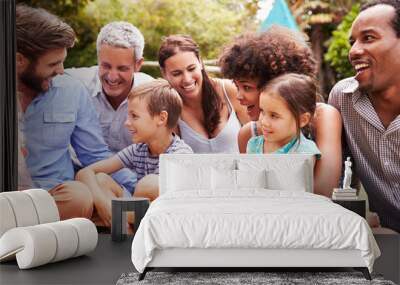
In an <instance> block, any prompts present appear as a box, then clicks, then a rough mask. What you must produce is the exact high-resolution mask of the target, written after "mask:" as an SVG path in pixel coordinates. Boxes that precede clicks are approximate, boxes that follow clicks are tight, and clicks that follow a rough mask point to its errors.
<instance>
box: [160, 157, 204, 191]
mask: <svg viewBox="0 0 400 285" xmlns="http://www.w3.org/2000/svg"><path fill="white" fill-rule="evenodd" d="M168 168H169V169H168V172H169V175H168V177H167V189H168V190H167V191H186V190H193V189H210V187H211V181H210V180H211V179H210V178H211V177H210V176H211V167H204V166H202V167H196V166H193V165H184V164H177V163H170V164H169V165H168Z"/></svg>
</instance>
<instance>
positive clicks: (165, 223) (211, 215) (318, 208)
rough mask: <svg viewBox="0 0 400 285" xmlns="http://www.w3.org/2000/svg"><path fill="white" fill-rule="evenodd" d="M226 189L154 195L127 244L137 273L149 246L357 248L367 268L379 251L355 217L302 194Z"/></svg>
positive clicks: (148, 258)
mask: <svg viewBox="0 0 400 285" xmlns="http://www.w3.org/2000/svg"><path fill="white" fill-rule="evenodd" d="M228 192H229V191H228V190H227V191H226V193H225V194H224V192H223V191H221V193H220V197H215V193H214V194H213V195H214V196H207V195H206V194H203V195H201V196H199V194H198V191H196V190H194V191H186V192H172V193H165V194H164V195H162V196H160V197H159V198H158V199H156V200H155V201H154V202H153V203H152V204H151V206H150V208H149V210H148V212H147V214H146V215H145V217H144V219H143V220H142V222H141V224H140V226H139V228H138V230H137V232H136V235H135V237H134V240H133V243H132V262H133V264H134V266H135V268H136V269H137V270H138V271H139V272H143V270H144V268H145V267H146V265H147V264H148V263H149V262H150V261H151V260H152V258H153V251H154V250H155V249H165V248H274V249H282V248H290V249H298V248H301V249H357V250H360V252H361V256H362V258H363V259H364V260H365V265H366V267H368V269H369V271H370V272H372V267H373V263H374V260H375V259H376V258H377V257H378V256H379V255H380V251H379V248H378V246H377V244H376V242H375V239H374V237H373V235H372V233H371V230H370V228H369V226H368V224H367V222H366V221H365V220H364V219H363V218H361V217H360V216H359V215H357V214H355V213H353V212H351V211H349V210H346V209H344V208H342V207H341V206H339V205H337V204H335V203H333V202H332V201H330V200H329V199H327V198H325V197H322V196H319V195H314V194H311V193H307V192H299V191H270V190H266V189H247V190H243V191H235V192H230V193H228ZM338 266H339V267H340V265H338Z"/></svg>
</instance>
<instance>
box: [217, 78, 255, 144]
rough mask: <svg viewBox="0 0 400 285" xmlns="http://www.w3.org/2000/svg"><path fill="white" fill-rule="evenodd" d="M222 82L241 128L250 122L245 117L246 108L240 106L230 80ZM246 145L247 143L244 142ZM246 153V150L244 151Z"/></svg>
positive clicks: (235, 88)
mask: <svg viewBox="0 0 400 285" xmlns="http://www.w3.org/2000/svg"><path fill="white" fill-rule="evenodd" d="M223 80H224V86H225V90H226V93H227V94H228V97H229V100H230V101H231V103H232V106H233V109H234V110H235V113H236V116H237V117H238V119H239V121H240V124H241V125H242V126H243V125H245V124H246V123H248V122H250V118H249V116H248V115H247V111H246V107H244V106H242V105H241V104H240V102H239V100H238V99H237V93H238V90H237V87H236V86H235V84H233V82H232V81H231V80H226V79H223ZM246 143H247V142H246ZM245 152H246V150H245Z"/></svg>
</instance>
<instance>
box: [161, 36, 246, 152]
mask: <svg viewBox="0 0 400 285" xmlns="http://www.w3.org/2000/svg"><path fill="white" fill-rule="evenodd" d="M158 62H159V64H160V68H161V72H162V75H163V77H164V78H165V79H166V80H168V82H169V83H170V84H171V86H172V87H174V88H175V89H176V90H177V91H178V93H179V95H180V96H181V98H182V101H183V109H182V115H181V118H180V119H179V122H178V129H177V130H176V131H177V133H178V135H180V136H181V138H182V139H183V140H184V141H185V142H186V143H187V144H188V145H190V147H191V148H192V149H193V151H194V152H195V153H238V152H239V148H238V144H237V136H238V132H239V130H240V128H241V125H242V124H244V123H246V122H247V121H248V120H249V118H248V116H247V114H246V113H245V109H244V108H243V107H242V106H241V105H240V104H239V102H238V100H237V96H236V95H237V88H236V87H235V86H234V84H233V83H232V81H230V80H222V79H216V78H210V77H209V76H208V74H207V72H206V71H205V69H204V65H203V62H202V60H201V58H200V51H199V46H198V45H197V44H196V42H195V41H194V40H193V39H192V38H191V37H190V36H187V35H170V36H168V37H166V38H165V39H164V40H163V42H162V44H161V47H160V49H159V53H158Z"/></svg>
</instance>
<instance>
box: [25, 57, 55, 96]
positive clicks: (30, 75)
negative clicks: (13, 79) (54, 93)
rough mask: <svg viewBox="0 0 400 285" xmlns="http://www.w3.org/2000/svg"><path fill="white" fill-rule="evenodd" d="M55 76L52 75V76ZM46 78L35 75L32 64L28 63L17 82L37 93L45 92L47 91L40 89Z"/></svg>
mask: <svg viewBox="0 0 400 285" xmlns="http://www.w3.org/2000/svg"><path fill="white" fill-rule="evenodd" d="M55 75H57V74H53V75H52V76H55ZM47 78H48V77H47ZM47 78H43V77H41V76H38V75H36V68H35V64H34V63H30V64H29V66H28V67H27V68H26V70H25V71H24V72H23V73H21V74H20V76H19V80H21V82H22V83H23V84H25V85H26V86H27V87H28V88H30V89H32V90H33V91H36V92H38V93H40V92H44V91H47V89H44V88H43V87H42V83H43V81H45V80H46V79H47Z"/></svg>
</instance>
